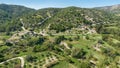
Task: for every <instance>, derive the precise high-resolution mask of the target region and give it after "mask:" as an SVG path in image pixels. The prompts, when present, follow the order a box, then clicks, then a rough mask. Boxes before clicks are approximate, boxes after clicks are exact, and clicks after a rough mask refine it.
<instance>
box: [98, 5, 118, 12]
mask: <svg viewBox="0 0 120 68" xmlns="http://www.w3.org/2000/svg"><path fill="white" fill-rule="evenodd" d="M96 9H100V10H104V11H107V12H110V13H120V4H118V5H112V6H104V7H97V8H96Z"/></svg>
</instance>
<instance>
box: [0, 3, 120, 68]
mask: <svg viewBox="0 0 120 68" xmlns="http://www.w3.org/2000/svg"><path fill="white" fill-rule="evenodd" d="M13 6H14V7H13ZM3 8H6V9H3ZM13 10H16V11H13ZM19 10H21V11H19ZM10 11H11V13H10ZM115 11H116V10H115ZM116 14H118V13H114V12H113V13H111V12H110V13H109V12H108V11H105V10H101V8H100V9H99V8H91V9H90V8H79V7H74V6H72V7H66V8H45V9H39V10H35V9H31V8H27V7H24V6H19V5H7V4H0V68H120V29H119V28H120V17H119V16H116ZM6 15H7V16H6Z"/></svg>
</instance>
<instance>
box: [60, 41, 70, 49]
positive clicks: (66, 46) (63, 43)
mask: <svg viewBox="0 0 120 68" xmlns="http://www.w3.org/2000/svg"><path fill="white" fill-rule="evenodd" d="M60 44H61V45H64V46H65V48H67V49H70V47H69V46H68V44H67V43H66V42H61V43H60Z"/></svg>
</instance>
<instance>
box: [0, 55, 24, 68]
mask: <svg viewBox="0 0 120 68" xmlns="http://www.w3.org/2000/svg"><path fill="white" fill-rule="evenodd" d="M23 57H24V56H22V57H15V58H11V59H8V60H6V61H3V62H0V64H4V63H6V62H9V61H11V60H15V59H20V61H21V68H24V63H25V61H24V58H23Z"/></svg>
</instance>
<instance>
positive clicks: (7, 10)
mask: <svg viewBox="0 0 120 68" xmlns="http://www.w3.org/2000/svg"><path fill="white" fill-rule="evenodd" d="M34 11H35V10H34V9H31V8H27V7H24V6H18V5H7V4H0V32H4V31H15V30H19V27H20V23H18V22H19V20H18V18H19V17H20V16H23V15H24V14H28V13H29V12H34ZM6 27H7V28H6ZM17 28H18V29H17Z"/></svg>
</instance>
